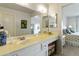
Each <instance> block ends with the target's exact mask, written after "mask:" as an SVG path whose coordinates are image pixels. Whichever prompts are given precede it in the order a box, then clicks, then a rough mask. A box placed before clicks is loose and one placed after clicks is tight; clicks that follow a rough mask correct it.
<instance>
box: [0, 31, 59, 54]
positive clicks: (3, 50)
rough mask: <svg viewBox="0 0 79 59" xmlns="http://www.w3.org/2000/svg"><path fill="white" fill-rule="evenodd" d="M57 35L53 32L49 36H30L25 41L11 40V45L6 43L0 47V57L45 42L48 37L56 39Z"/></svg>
mask: <svg viewBox="0 0 79 59" xmlns="http://www.w3.org/2000/svg"><path fill="white" fill-rule="evenodd" d="M57 36H58V33H57V32H53V33H52V34H51V35H49V34H48V33H41V34H39V35H31V36H30V37H28V38H27V37H25V40H19V39H18V38H17V39H15V40H13V42H11V43H7V44H6V45H5V46H0V55H6V54H8V53H11V52H14V51H16V50H19V49H22V48H25V47H29V46H31V45H33V44H35V43H38V42H41V41H45V40H47V38H50V37H57Z"/></svg>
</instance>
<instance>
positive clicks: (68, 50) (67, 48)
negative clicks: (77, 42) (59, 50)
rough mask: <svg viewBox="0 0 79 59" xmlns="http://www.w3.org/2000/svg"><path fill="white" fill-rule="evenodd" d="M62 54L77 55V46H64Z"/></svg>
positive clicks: (78, 54) (78, 52) (78, 51)
mask: <svg viewBox="0 0 79 59" xmlns="http://www.w3.org/2000/svg"><path fill="white" fill-rule="evenodd" d="M63 56H79V47H71V46H65V47H64V48H63Z"/></svg>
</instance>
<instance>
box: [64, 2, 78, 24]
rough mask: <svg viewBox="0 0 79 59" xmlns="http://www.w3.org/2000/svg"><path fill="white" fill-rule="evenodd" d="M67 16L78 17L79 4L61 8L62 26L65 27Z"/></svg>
mask: <svg viewBox="0 0 79 59" xmlns="http://www.w3.org/2000/svg"><path fill="white" fill-rule="evenodd" d="M67 16H79V3H76V4H75V3H74V4H69V5H67V6H65V7H63V24H64V26H65V25H66V17H67Z"/></svg>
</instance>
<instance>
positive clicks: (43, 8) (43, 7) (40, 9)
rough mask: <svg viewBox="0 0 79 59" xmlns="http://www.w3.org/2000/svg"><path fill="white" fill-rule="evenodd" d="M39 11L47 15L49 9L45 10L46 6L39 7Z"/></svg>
mask: <svg viewBox="0 0 79 59" xmlns="http://www.w3.org/2000/svg"><path fill="white" fill-rule="evenodd" d="M37 11H39V12H41V13H46V12H47V9H46V8H45V6H44V5H38V7H37Z"/></svg>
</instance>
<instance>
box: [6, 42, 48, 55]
mask: <svg viewBox="0 0 79 59" xmlns="http://www.w3.org/2000/svg"><path fill="white" fill-rule="evenodd" d="M45 48H48V47H47V46H46V45H45V47H44V48H43V44H42V43H37V44H34V45H32V46H30V47H27V48H23V49H20V50H17V51H15V52H13V53H9V54H7V55H6V56H47V55H48V54H47V52H48V50H47V49H45ZM44 49H45V50H44Z"/></svg>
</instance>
